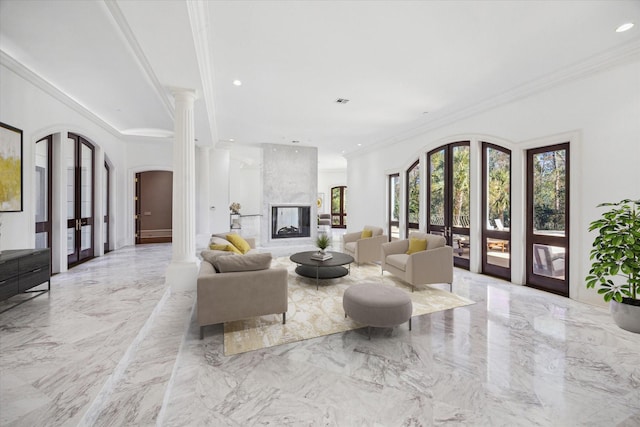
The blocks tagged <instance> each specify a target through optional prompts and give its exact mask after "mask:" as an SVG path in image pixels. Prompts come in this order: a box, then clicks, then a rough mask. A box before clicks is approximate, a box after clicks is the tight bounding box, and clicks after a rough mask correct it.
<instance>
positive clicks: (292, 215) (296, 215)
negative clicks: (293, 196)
mask: <svg viewBox="0 0 640 427" xmlns="http://www.w3.org/2000/svg"><path fill="white" fill-rule="evenodd" d="M296 237H311V206H271V238H272V239H290V238H296Z"/></svg>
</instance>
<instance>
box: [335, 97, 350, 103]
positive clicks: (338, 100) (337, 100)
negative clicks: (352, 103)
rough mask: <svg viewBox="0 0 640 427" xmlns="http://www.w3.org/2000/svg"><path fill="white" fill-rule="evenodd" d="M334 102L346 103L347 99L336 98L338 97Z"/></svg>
mask: <svg viewBox="0 0 640 427" xmlns="http://www.w3.org/2000/svg"><path fill="white" fill-rule="evenodd" d="M336 102H337V103H338V104H346V103H347V102H349V100H348V99H345V98H338V99H336Z"/></svg>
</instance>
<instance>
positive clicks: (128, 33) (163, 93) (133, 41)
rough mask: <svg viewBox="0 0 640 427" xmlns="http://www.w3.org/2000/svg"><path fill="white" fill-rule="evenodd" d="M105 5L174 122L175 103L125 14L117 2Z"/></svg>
mask: <svg viewBox="0 0 640 427" xmlns="http://www.w3.org/2000/svg"><path fill="white" fill-rule="evenodd" d="M104 4H105V5H106V7H107V9H108V10H109V13H110V14H111V17H112V18H113V20H114V21H115V23H116V25H117V26H118V28H119V29H120V32H121V33H122V35H123V36H124V39H125V40H126V42H127V43H128V44H129V47H130V48H131V50H132V52H133V53H134V57H135V58H136V60H137V61H138V64H139V65H140V67H141V68H142V70H143V71H144V74H145V76H146V77H147V79H148V80H149V82H150V83H151V86H152V87H153V88H154V91H155V93H156V96H157V97H158V99H159V100H160V103H161V104H162V106H163V107H164V108H165V111H166V112H167V114H168V115H169V117H170V118H171V120H172V121H173V120H174V118H175V117H174V116H175V108H174V105H173V103H172V102H171V98H170V96H169V94H168V93H167V90H166V89H165V87H164V86H163V85H162V84H161V83H160V80H158V77H157V76H156V73H155V72H154V71H153V67H151V64H150V63H149V60H148V59H147V57H146V56H145V54H144V52H143V51H142V48H141V47H140V43H138V39H137V38H136V36H135V35H134V34H133V31H132V30H131V27H130V26H129V23H128V22H127V19H126V18H125V17H124V14H123V13H122V10H121V9H120V7H119V6H118V4H117V3H116V1H115V0H104Z"/></svg>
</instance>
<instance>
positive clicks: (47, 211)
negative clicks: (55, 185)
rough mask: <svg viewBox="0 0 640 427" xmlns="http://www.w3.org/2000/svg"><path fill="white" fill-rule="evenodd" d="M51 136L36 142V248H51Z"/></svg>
mask: <svg viewBox="0 0 640 427" xmlns="http://www.w3.org/2000/svg"><path fill="white" fill-rule="evenodd" d="M52 143H53V136H52V135H49V136H47V137H46V138H43V139H41V140H39V141H37V142H36V159H35V162H36V164H35V166H36V168H35V188H36V218H35V226H36V248H37V249H43V248H51V170H52V167H51V162H52V155H51V154H52V150H53V148H52V145H53V144H52Z"/></svg>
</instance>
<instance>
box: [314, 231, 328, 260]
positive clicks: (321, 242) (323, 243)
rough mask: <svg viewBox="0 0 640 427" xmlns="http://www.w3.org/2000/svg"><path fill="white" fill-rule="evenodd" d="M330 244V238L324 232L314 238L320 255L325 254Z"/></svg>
mask: <svg viewBox="0 0 640 427" xmlns="http://www.w3.org/2000/svg"><path fill="white" fill-rule="evenodd" d="M330 245H331V238H330V237H329V236H328V235H327V234H325V233H321V234H319V235H318V237H317V238H316V246H317V247H318V249H320V253H321V254H322V255H324V254H325V251H326V249H327V248H328V247H329V246H330Z"/></svg>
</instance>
